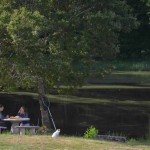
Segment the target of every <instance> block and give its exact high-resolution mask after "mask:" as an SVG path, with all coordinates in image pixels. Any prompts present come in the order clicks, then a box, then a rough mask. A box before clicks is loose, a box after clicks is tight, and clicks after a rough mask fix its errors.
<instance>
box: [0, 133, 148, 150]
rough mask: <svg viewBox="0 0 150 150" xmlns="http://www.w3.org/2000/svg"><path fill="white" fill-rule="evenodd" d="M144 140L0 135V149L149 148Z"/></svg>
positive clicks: (133, 149) (117, 149)
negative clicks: (116, 140) (121, 140)
mask: <svg viewBox="0 0 150 150" xmlns="http://www.w3.org/2000/svg"><path fill="white" fill-rule="evenodd" d="M149 146H150V145H149V144H148V143H146V142H135V141H134V142H127V143H117V142H107V141H101V140H90V139H84V138H77V137H62V136H60V137H59V138H58V139H52V138H51V136H48V135H47V136H46V135H40V136H39V135H36V136H28V135H26V136H19V135H15V136H14V135H1V138H0V149H3V150H20V149H21V150H28V149H32V150H127V149H128V150H149Z"/></svg>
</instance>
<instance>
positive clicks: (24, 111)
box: [17, 106, 30, 126]
mask: <svg viewBox="0 0 150 150" xmlns="http://www.w3.org/2000/svg"><path fill="white" fill-rule="evenodd" d="M17 116H19V117H20V118H28V112H27V109H26V108H25V107H24V106H21V107H20V109H19V111H18V114H17ZM20 126H30V123H29V121H22V122H21V123H20Z"/></svg>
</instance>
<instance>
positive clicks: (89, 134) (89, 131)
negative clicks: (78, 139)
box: [84, 126, 98, 138]
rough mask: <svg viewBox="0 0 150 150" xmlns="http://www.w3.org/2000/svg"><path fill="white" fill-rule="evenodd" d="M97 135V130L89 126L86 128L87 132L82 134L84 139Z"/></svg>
mask: <svg viewBox="0 0 150 150" xmlns="http://www.w3.org/2000/svg"><path fill="white" fill-rule="evenodd" d="M97 134H98V130H97V129H96V128H95V127H93V126H91V127H89V128H87V130H86V131H85V133H84V137H85V138H94V137H95V136H96V135H97Z"/></svg>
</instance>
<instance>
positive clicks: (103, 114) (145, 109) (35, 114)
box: [0, 94, 150, 137]
mask: <svg viewBox="0 0 150 150" xmlns="http://www.w3.org/2000/svg"><path fill="white" fill-rule="evenodd" d="M0 103H2V104H3V105H5V113H7V114H10V115H16V114H17V112H18V110H19V107H20V106H21V105H25V106H27V107H28V111H29V116H30V118H31V123H32V124H34V125H36V124H37V123H38V120H40V119H41V117H40V110H39V104H38V101H37V100H36V99H33V98H32V97H31V96H17V95H11V94H10V95H6V94H0ZM51 112H52V114H53V118H54V121H55V124H56V126H57V128H60V129H61V133H62V134H66V135H79V136H83V133H84V132H85V130H86V129H87V128H88V127H90V126H91V125H93V126H95V127H96V128H97V129H98V130H99V133H100V134H108V133H110V134H116V135H125V136H128V137H146V136H148V133H149V129H150V117H149V114H150V108H149V105H133V104H131V105H130V104H126V105H124V104H119V103H117V102H116V103H100V104H83V103H69V102H64V101H60V102H59V103H55V102H52V103H51ZM40 123H41V122H40ZM51 124H52V123H51Z"/></svg>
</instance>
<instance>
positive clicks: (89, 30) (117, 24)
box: [0, 0, 136, 90]
mask: <svg viewBox="0 0 150 150" xmlns="http://www.w3.org/2000/svg"><path fill="white" fill-rule="evenodd" d="M0 8H1V9H0V84H1V88H2V89H3V90H5V89H7V88H9V89H10V87H12V86H14V87H15V88H17V87H25V88H37V84H38V83H37V82H38V79H39V78H42V79H43V81H44V83H45V87H46V88H47V89H49V88H50V87H54V86H55V85H59V84H60V83H61V84H63V85H66V86H69V87H70V88H71V89H73V88H75V87H77V86H81V85H82V84H83V83H84V82H85V80H86V79H87V78H88V77H89V76H91V75H97V74H98V75H99V76H103V75H104V74H105V72H110V71H107V70H111V67H110V66H105V67H103V68H101V67H99V68H97V67H93V66H94V65H95V64H97V61H96V60H101V61H106V60H112V59H114V58H115V56H116V53H117V52H118V51H119V46H118V35H119V32H128V31H130V30H131V29H132V28H134V27H135V26H136V18H135V17H134V16H132V12H131V9H130V7H129V6H128V5H127V4H126V2H125V1H120V0H112V1H108V0H107V1H106V0H102V1H99V0H88V1H85V0H81V1H75V0H73V1H70V0H68V1H59V2H58V1H53V0H38V1H37V0H32V1H27V0H11V1H4V0H1V1H0ZM43 8H44V9H43ZM127 22H128V23H127Z"/></svg>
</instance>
